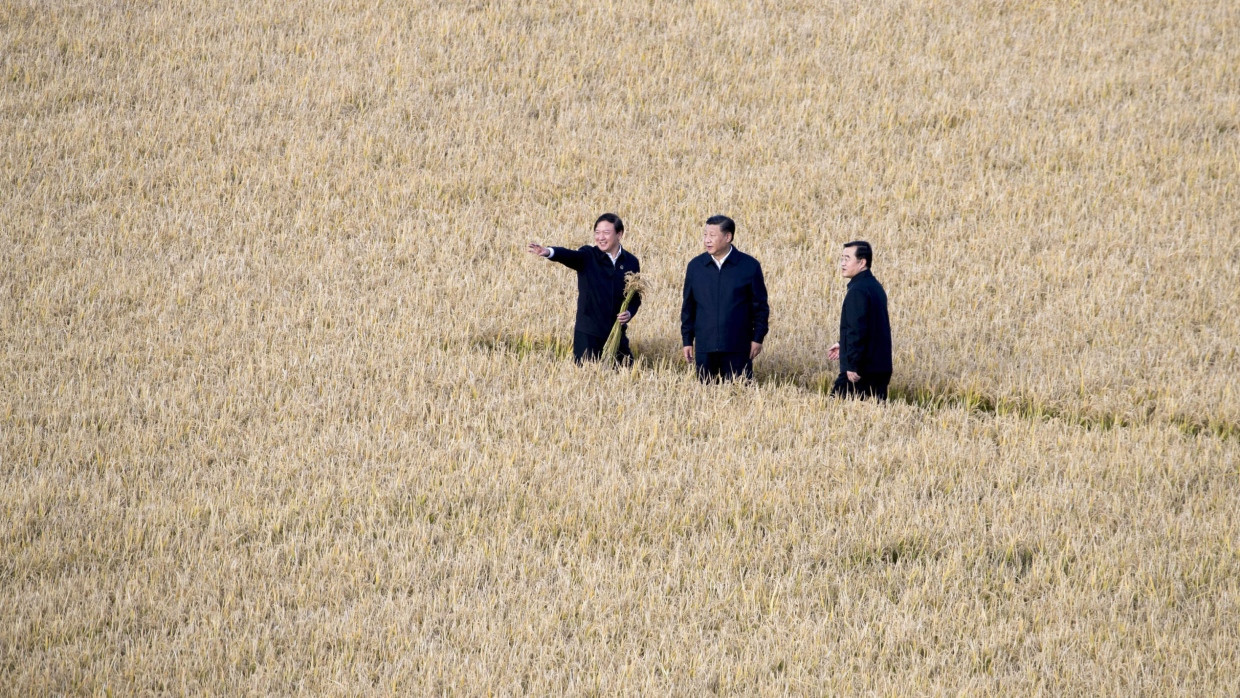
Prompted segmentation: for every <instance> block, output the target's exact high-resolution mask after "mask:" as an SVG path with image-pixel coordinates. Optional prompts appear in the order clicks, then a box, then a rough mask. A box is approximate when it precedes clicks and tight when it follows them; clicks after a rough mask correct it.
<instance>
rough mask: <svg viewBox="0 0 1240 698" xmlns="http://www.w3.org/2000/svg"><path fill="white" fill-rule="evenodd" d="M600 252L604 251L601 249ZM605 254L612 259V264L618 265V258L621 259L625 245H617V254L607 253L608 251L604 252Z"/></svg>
mask: <svg viewBox="0 0 1240 698" xmlns="http://www.w3.org/2000/svg"><path fill="white" fill-rule="evenodd" d="M599 252H603V251H602V250H599ZM603 254H606V255H607V258H608V259H610V260H611V265H612V266H613V267H614V266H616V260H617V259H620V255H622V254H624V247H623V246H621V245H616V253H615V254H607V253H606V252H603Z"/></svg>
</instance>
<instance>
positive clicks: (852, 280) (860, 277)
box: [848, 269, 870, 288]
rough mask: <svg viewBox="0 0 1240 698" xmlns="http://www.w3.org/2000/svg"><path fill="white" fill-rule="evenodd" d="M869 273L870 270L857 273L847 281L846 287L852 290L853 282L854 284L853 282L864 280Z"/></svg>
mask: <svg viewBox="0 0 1240 698" xmlns="http://www.w3.org/2000/svg"><path fill="white" fill-rule="evenodd" d="M869 273H870V270H869V269H862V270H861V271H859V272H857V273H856V274H855V275H854V276H853V278H851V279H849V280H848V287H849V288H852V285H853V282H854V281H856V280H857V279H862V278H865V277H866V276H867V275H868V274H869Z"/></svg>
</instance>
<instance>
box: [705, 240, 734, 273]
mask: <svg viewBox="0 0 1240 698" xmlns="http://www.w3.org/2000/svg"><path fill="white" fill-rule="evenodd" d="M735 249H736V248H735V247H733V246H732V245H728V253H727V254H725V255H724V256H723V259H715V256H714V255H712V254H710V253H709V252H708V253H706V256H707V257H710V261H712V262H714V263H715V266H716V267H718V268H720V269H723V263H724V262H726V261H728V257H731V256H732V251H733V250H735Z"/></svg>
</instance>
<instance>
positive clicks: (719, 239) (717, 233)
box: [702, 216, 736, 256]
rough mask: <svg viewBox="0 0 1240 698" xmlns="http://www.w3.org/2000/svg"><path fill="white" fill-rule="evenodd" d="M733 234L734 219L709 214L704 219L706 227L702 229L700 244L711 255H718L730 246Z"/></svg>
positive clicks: (734, 231) (734, 227)
mask: <svg viewBox="0 0 1240 698" xmlns="http://www.w3.org/2000/svg"><path fill="white" fill-rule="evenodd" d="M735 234H736V222H735V221H733V220H732V219H731V218H728V217H727V216H711V217H710V218H707V219H706V229H705V230H703V231H702V245H703V246H704V247H705V248H706V251H707V252H708V253H709V254H710V255H711V256H718V255H721V254H724V253H726V252H727V251H728V248H729V247H731V246H732V237H733V236H734V235H735Z"/></svg>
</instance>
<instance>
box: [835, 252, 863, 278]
mask: <svg viewBox="0 0 1240 698" xmlns="http://www.w3.org/2000/svg"><path fill="white" fill-rule="evenodd" d="M865 265H866V261H865V260H864V259H857V249H856V248H855V247H845V248H844V251H843V252H841V253H840V275H841V276H843V277H844V278H845V279H851V278H853V277H854V276H856V275H857V274H860V273H861V272H863V271H865Z"/></svg>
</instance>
